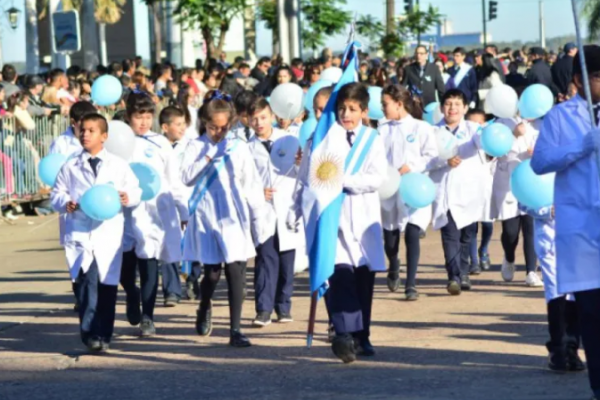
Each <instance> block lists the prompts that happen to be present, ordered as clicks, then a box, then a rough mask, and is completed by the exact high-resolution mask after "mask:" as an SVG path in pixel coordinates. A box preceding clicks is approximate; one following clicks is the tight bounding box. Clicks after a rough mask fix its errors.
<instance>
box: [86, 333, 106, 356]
mask: <svg viewBox="0 0 600 400" xmlns="http://www.w3.org/2000/svg"><path fill="white" fill-rule="evenodd" d="M85 345H86V347H87V348H88V350H89V351H90V352H92V353H99V352H101V351H102V339H100V338H99V337H98V336H91V337H89V338H87V339H86V340H85Z"/></svg>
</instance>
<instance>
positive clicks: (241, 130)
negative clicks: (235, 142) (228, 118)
mask: <svg viewBox="0 0 600 400" xmlns="http://www.w3.org/2000/svg"><path fill="white" fill-rule="evenodd" d="M248 130H249V133H250V137H249V138H248V139H246V127H245V126H244V125H243V124H242V123H241V122H238V123H237V124H236V125H235V126H234V127H233V128H231V130H230V131H229V133H227V139H240V140H241V141H243V142H248V141H249V140H250V139H252V138H253V137H254V130H253V129H252V128H248Z"/></svg>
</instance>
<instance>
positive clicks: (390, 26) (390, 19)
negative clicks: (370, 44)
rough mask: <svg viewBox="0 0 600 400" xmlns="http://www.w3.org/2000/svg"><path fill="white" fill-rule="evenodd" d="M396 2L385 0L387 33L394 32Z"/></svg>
mask: <svg viewBox="0 0 600 400" xmlns="http://www.w3.org/2000/svg"><path fill="white" fill-rule="evenodd" d="M395 6H396V3H395V2H394V0H386V2H385V17H386V21H387V22H386V33H387V34H390V33H394V18H395V15H396V9H395Z"/></svg>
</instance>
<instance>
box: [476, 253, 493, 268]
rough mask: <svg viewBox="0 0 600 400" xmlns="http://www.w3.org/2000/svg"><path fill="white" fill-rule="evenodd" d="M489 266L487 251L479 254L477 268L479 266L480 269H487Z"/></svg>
mask: <svg viewBox="0 0 600 400" xmlns="http://www.w3.org/2000/svg"><path fill="white" fill-rule="evenodd" d="M491 267H492V264H491V262H490V255H489V254H487V253H486V254H479V268H481V270H482V271H489V270H490V268H491Z"/></svg>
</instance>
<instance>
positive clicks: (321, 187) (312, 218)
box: [302, 40, 360, 298]
mask: <svg viewBox="0 0 600 400" xmlns="http://www.w3.org/2000/svg"><path fill="white" fill-rule="evenodd" d="M358 46H359V45H358V44H357V43H356V42H354V41H352V40H350V41H349V45H348V48H347V49H346V52H345V54H344V58H343V60H344V62H343V64H342V66H343V67H344V73H343V74H342V78H341V79H340V81H339V82H338V83H337V84H336V85H335V87H334V89H333V92H332V94H331V97H330V98H329V101H328V102H327V106H326V107H325V110H324V111H323V115H322V116H321V119H320V120H319V123H318V125H317V128H316V130H315V132H314V134H313V136H312V145H311V147H310V149H311V150H310V156H309V172H308V186H307V187H305V188H304V191H303V195H302V213H303V215H304V222H305V233H306V246H307V252H308V259H309V271H310V289H311V293H314V292H315V291H318V293H319V294H318V297H319V298H320V297H321V296H322V295H323V294H324V293H325V291H326V290H327V280H328V279H329V278H330V277H331V275H333V271H334V264H335V254H336V246H337V237H338V229H339V224H340V213H341V210H342V203H343V201H344V195H343V193H342V190H343V182H344V174H345V171H346V169H347V168H348V167H349V166H350V167H352V166H353V165H356V162H357V159H358V158H359V157H358V156H357V157H353V154H354V152H353V151H351V153H350V155H348V150H347V144H346V145H344V144H343V143H340V140H342V141H345V140H346V139H345V138H346V131H345V129H344V128H343V127H342V126H340V125H339V124H338V123H337V122H336V109H335V105H336V100H337V96H338V92H339V90H340V88H341V87H342V86H344V85H346V84H349V83H353V82H357V81H358V54H357V51H356V49H357V47H358ZM356 147H359V146H356ZM357 153H360V151H358V152H357Z"/></svg>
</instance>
